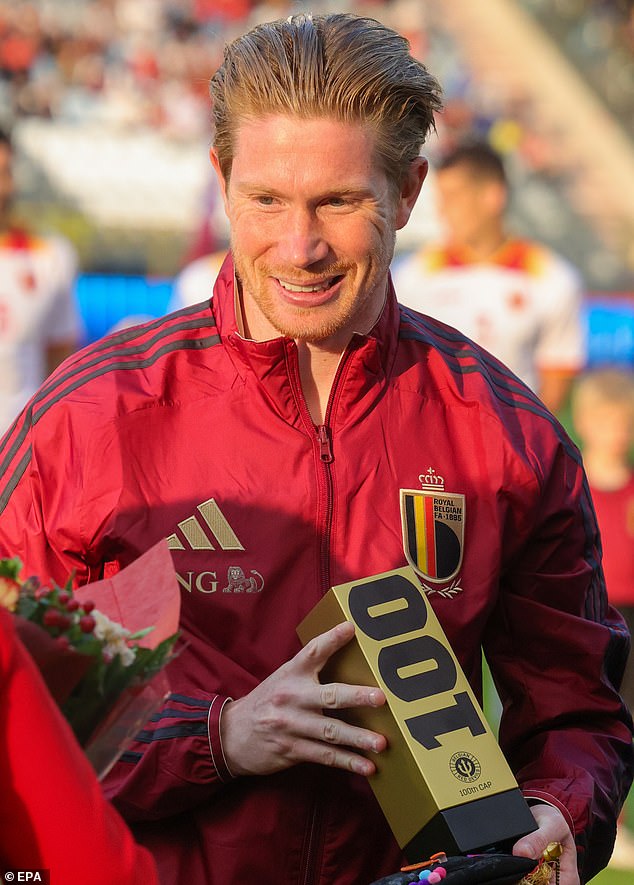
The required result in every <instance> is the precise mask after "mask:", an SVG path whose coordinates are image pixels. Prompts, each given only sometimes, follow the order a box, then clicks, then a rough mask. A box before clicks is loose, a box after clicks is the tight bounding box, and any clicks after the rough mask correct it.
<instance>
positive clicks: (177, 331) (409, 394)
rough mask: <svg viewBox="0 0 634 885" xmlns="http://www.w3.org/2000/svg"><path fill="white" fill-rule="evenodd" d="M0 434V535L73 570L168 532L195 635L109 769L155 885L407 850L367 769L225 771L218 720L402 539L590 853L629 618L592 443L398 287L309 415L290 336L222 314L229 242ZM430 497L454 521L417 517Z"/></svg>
mask: <svg viewBox="0 0 634 885" xmlns="http://www.w3.org/2000/svg"><path fill="white" fill-rule="evenodd" d="M0 457H1V458H2V477H3V480H2V486H1V487H0V508H1V509H2V515H1V516H0V549H1V550H2V551H4V552H6V553H11V554H14V555H18V556H20V557H21V558H22V559H23V560H24V561H25V563H26V566H27V572H28V573H38V574H39V575H40V576H42V577H45V576H47V575H49V574H50V575H52V576H54V577H55V578H56V579H57V580H58V581H64V580H65V579H66V577H67V575H68V574H69V572H70V571H71V570H72V569H75V570H76V574H77V580H78V581H79V582H82V583H84V582H86V581H90V580H94V579H96V578H99V577H101V576H102V574H103V573H104V571H105V573H106V574H108V573H110V572H111V570H113V569H117V568H119V567H121V566H124V565H126V564H128V563H129V562H131V561H132V560H134V559H135V558H136V557H137V556H138V555H139V554H140V553H141V552H143V551H144V550H146V549H147V548H148V547H149V546H150V545H152V544H154V543H155V542H156V541H158V540H159V539H160V538H168V539H169V544H170V547H171V549H172V551H173V556H174V562H175V566H176V569H177V572H178V575H179V582H180V585H181V588H182V629H183V634H184V636H185V638H186V639H187V642H188V645H187V647H186V649H185V651H184V652H183V653H182V655H181V656H180V657H179V658H178V659H177V661H176V662H175V664H174V666H173V669H172V675H173V689H174V694H173V696H172V698H171V700H170V702H169V703H168V704H167V706H166V708H165V709H164V710H163V711H162V713H161V714H160V716H159V717H157V718H156V720H155V721H153V722H152V723H150V724H148V726H147V728H146V729H145V730H144V731H143V732H142V733H141V734H140V735H139V736H138V739H137V741H136V743H135V744H134V745H133V747H132V748H131V751H130V752H128V753H126V754H125V756H124V757H123V759H122V760H121V762H120V763H119V764H118V765H117V766H116V767H115V769H114V770H113V773H112V775H111V778H110V785H109V793H110V795H112V796H113V797H114V798H115V801H116V804H117V806H118V808H119V809H120V810H121V811H122V812H123V813H124V815H125V816H126V817H127V819H128V820H130V821H137V822H138V825H137V826H136V828H135V832H136V834H137V836H138V838H140V839H141V841H143V842H144V843H145V844H146V845H148V846H149V847H150V848H151V849H152V851H153V852H154V854H155V857H156V858H157V861H158V865H159V870H160V875H161V879H162V882H163V883H165V885H167V883H185V882H187V883H192V885H202V883H210V885H211V883H213V885H216V883H222V885H226V883H232V885H238V883H239V885H242V883H247V882H256V881H257V882H260V883H271V885H272V883H275V885H277V883H281V882H283V883H284V885H312V883H320V885H353V883H354V885H365V883H367V882H370V881H372V880H373V879H376V878H378V876H379V875H383V874H386V873H389V872H392V871H393V870H394V869H395V868H396V867H397V865H398V863H399V861H400V854H399V851H398V849H397V847H396V844H395V842H394V840H393V838H392V836H391V834H390V833H389V831H388V828H387V826H386V824H385V822H384V819H383V816H382V813H381V812H380V810H379V808H378V805H377V803H376V801H375V799H374V797H373V795H372V793H371V790H370V789H369V786H368V784H367V783H366V782H365V781H364V780H363V779H362V778H361V777H359V776H355V775H352V774H348V773H344V772H340V771H332V770H329V769H326V768H323V767H316V766H310V765H302V766H297V767H295V768H293V769H291V770H288V771H285V772H283V773H280V774H276V775H273V776H269V777H253V778H237V779H234V778H232V776H231V774H230V772H229V771H228V770H227V766H226V764H225V761H224V758H223V753H222V747H221V744H220V739H219V717H220V713H221V710H222V707H223V704H224V703H225V702H226V699H227V698H236V697H240V696H242V695H244V694H245V693H247V692H248V691H249V690H250V689H252V688H253V687H254V686H255V685H256V684H258V683H259V682H260V681H261V680H262V679H263V678H265V677H266V676H267V675H268V674H270V673H271V672H272V671H273V670H274V669H276V668H277V667H278V666H279V665H281V664H282V663H283V662H285V661H287V660H288V659H289V658H290V657H291V656H293V655H294V654H295V653H296V652H297V651H298V650H299V648H300V645H299V641H298V638H297V635H296V632H295V628H296V626H297V624H298V623H299V622H300V621H301V620H302V618H303V617H304V616H305V615H306V613H307V612H308V611H309V610H310V609H311V608H312V607H313V606H314V605H315V603H316V602H317V601H318V600H319V599H320V598H321V596H322V594H323V593H324V592H325V591H326V590H327V589H328V588H329V587H330V586H332V585H334V584H339V583H343V582H346V581H351V580H354V579H357V578H360V577H365V576H369V575H373V574H377V573H379V572H384V571H387V570H390V569H393V568H397V567H399V566H403V565H405V564H406V563H407V562H408V561H409V562H410V563H411V564H412V565H414V566H415V567H416V568H417V570H418V573H419V575H420V578H421V581H422V583H423V584H424V586H425V587H426V588H427V592H428V594H429V598H430V600H431V602H432V604H433V606H434V609H435V611H436V613H437V615H438V617H439V619H440V622H441V624H442V625H443V627H444V629H445V632H446V633H447V635H448V637H449V640H450V641H451V643H452V645H453V648H454V649H455V651H456V653H457V655H458V658H459V660H460V663H461V664H462V666H463V668H464V670H465V672H466V674H467V676H468V677H469V679H470V680H471V682H472V684H473V686H474V688H475V689H476V692H479V691H480V681H481V676H480V671H481V657H480V655H481V646H484V649H485V651H486V654H487V656H488V659H489V661H490V664H491V667H492V670H493V672H494V674H495V678H496V681H497V684H498V688H499V691H500V694H501V696H502V699H503V702H504V708H505V712H504V717H503V722H502V726H501V737H500V740H501V744H502V746H503V749H504V751H505V753H506V755H507V758H508V759H509V761H510V763H511V766H512V768H513V770H514V771H515V773H516V776H517V778H518V781H519V783H520V784H521V786H522V787H523V789H524V790H525V793H526V794H527V795H530V796H535V797H542V798H544V797H545V798H547V799H548V801H551V802H553V803H554V804H556V805H558V807H560V808H561V809H562V810H563V811H564V814H566V816H567V818H568V820H569V821H570V824H571V827H573V828H574V830H575V833H576V836H577V841H578V845H579V851H580V861H581V864H582V866H583V869H584V875H585V876H590V875H593V874H594V873H595V872H596V870H597V869H598V868H599V867H600V866H601V865H603V864H605V863H606V861H607V859H608V857H609V853H610V850H611V845H612V840H613V834H614V823H615V816H616V814H617V809H618V807H619V805H620V803H621V801H622V799H623V796H624V794H625V792H626V791H627V788H628V786H629V782H630V776H631V773H630V769H631V739H632V734H631V721H630V719H629V715H628V714H627V712H626V711H625V710H624V708H623V706H622V704H621V701H620V699H619V697H618V695H617V693H616V692H615V689H614V684H615V683H616V684H618V682H619V680H620V674H621V671H622V667H623V661H624V657H625V654H626V650H627V644H628V638H627V632H626V630H625V628H624V626H623V624H622V622H621V620H620V618H619V616H618V615H617V614H616V613H615V612H614V611H613V610H611V609H609V608H608V606H607V603H606V597H605V588H604V583H603V577H602V572H601V568H600V565H599V558H600V557H599V540H598V536H597V530H596V524H595V520H594V515H593V511H592V506H591V503H590V499H589V495H588V489H587V485H586V482H585V478H584V475H583V471H582V468H581V461H580V457H579V454H578V452H577V450H576V449H575V448H574V446H573V445H572V444H571V442H570V441H569V439H568V438H567V437H566V435H565V433H564V431H563V430H562V428H561V427H560V425H559V424H558V423H557V421H556V420H555V419H554V418H553V417H552V416H551V415H550V414H549V413H548V412H547V411H546V410H545V409H544V408H543V406H542V405H541V404H540V402H539V401H538V400H537V399H536V397H535V396H534V395H533V394H532V393H531V392H530V391H529V390H528V388H527V387H525V386H524V385H523V384H522V383H521V382H519V381H518V380H517V379H516V378H515V377H514V376H512V375H511V374H510V373H509V372H508V371H507V370H506V369H505V368H504V367H503V366H501V365H500V363H498V362H497V361H496V360H494V359H493V358H492V357H491V356H489V355H488V354H487V353H486V352H484V351H482V350H480V349H479V348H477V347H476V346H475V345H474V344H473V343H472V342H471V341H469V340H467V339H465V338H464V337H463V336H461V335H459V334H458V333H457V332H456V331H455V330H453V329H450V328H448V327H446V326H443V325H441V324H439V323H436V322H434V321H433V320H430V319H429V318H427V317H423V316H420V315H418V314H416V313H414V312H412V311H409V310H406V309H404V308H400V307H399V306H398V305H397V303H396V299H395V297H394V294H393V292H392V293H390V296H389V298H388V300H387V302H386V305H385V308H384V311H383V313H382V315H381V317H380V318H379V320H378V321H377V324H376V326H375V328H374V329H373V330H372V331H371V332H370V333H369V334H368V335H367V336H356V337H354V338H353V340H352V342H351V344H350V345H349V347H348V349H347V350H346V352H345V354H344V356H343V357H342V360H341V363H340V366H339V369H338V371H337V375H336V378H335V380H334V385H333V389H332V393H331V396H330V401H329V405H328V409H327V414H326V417H325V422H324V425H323V426H322V427H319V428H315V427H314V425H313V424H312V422H311V420H310V416H309V413H308V410H307V408H306V404H305V402H304V399H303V396H302V392H301V388H300V382H299V371H298V363H297V352H296V346H295V344H294V342H293V341H291V340H288V339H284V338H277V339H274V340H270V341H265V342H253V341H248V340H244V339H243V338H241V337H240V336H239V334H238V333H237V330H236V317H235V309H234V293H233V270H232V267H231V265H230V263H229V262H227V263H226V264H225V266H224V268H223V270H222V271H221V274H220V276H219V279H218V282H217V284H216V287H215V293H214V297H213V300H212V304H211V308H210V305H209V304H203V305H198V306H196V307H193V308H187V309H185V310H183V311H180V312H179V313H176V314H172V315H169V316H167V317H165V318H162V319H159V320H156V321H153V322H150V323H148V324H145V325H143V326H140V327H137V328H133V329H129V330H126V331H124V332H121V333H118V334H115V335H114V336H111V337H109V338H106V339H104V340H102V341H99V342H97V343H96V344H94V345H92V346H90V347H88V348H86V349H85V350H84V351H82V352H80V353H79V354H77V355H75V356H74V357H72V358H71V359H70V360H68V361H67V362H66V363H65V364H64V365H63V366H62V367H61V368H60V369H59V370H57V372H56V373H55V374H54V376H53V377H52V378H51V379H50V380H49V381H48V382H47V383H46V384H45V385H44V386H43V388H42V389H41V391H40V392H39V393H38V394H37V396H36V397H35V398H34V399H33V400H32V402H31V404H30V405H29V406H28V408H27V409H26V410H25V412H24V413H23V414H22V415H21V417H20V418H19V419H18V420H17V422H16V424H15V426H14V427H13V428H12V429H11V430H10V431H9V433H8V434H7V436H6V437H5V439H4V442H3V444H2V451H1V453H0ZM425 486H429V488H431V489H432V491H431V492H430V491H429V489H428V490H427V491H426V490H425ZM434 490H435V492H434ZM441 492H442V494H444V495H445V496H449V497H448V498H447V497H444V498H441V497H438V496H440V493H441ZM435 493H437V500H440V501H441V502H444V503H445V504H447V505H448V506H447V512H448V513H449V515H448V516H447V517H446V518H445V519H443V518H436V517H435V516H434V515H433V514H432V515H431V516H430V515H429V514H427V516H426V515H425V514H426V506H427V505H428V504H429V500H430V497H431V498H432V499H433V498H434V494H435ZM452 514H453V516H452ZM452 518H453V520H454V521H453V523H452V521H451V520H452ZM425 520H427V522H425ZM430 527H431V529H432V531H431V535H430V533H429V529H430ZM95 601H96V602H97V605H98V600H95ZM403 801H407V797H406V790H404V797H403Z"/></svg>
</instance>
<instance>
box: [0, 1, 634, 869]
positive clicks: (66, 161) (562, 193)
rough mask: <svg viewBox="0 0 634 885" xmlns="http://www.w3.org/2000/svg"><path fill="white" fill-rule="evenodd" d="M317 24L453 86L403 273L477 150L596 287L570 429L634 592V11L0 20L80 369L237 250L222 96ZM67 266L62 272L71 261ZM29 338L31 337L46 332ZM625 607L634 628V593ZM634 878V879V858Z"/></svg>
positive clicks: (501, 8)
mask: <svg viewBox="0 0 634 885" xmlns="http://www.w3.org/2000/svg"><path fill="white" fill-rule="evenodd" d="M308 11H312V12H342V11H349V12H356V13H360V14H365V15H370V16H373V17H376V18H379V19H380V20H381V21H383V22H384V23H385V24H387V25H390V26H392V27H393V28H395V29H396V30H398V31H399V32H401V33H402V34H404V35H405V36H406V37H407V38H408V39H409V41H410V43H411V46H412V49H413V52H414V54H415V55H417V56H418V57H419V58H421V59H422V60H423V61H425V63H426V64H427V65H428V67H429V69H430V70H431V72H432V73H433V74H434V75H435V76H436V77H437V78H438V79H439V81H440V83H441V84H442V87H443V90H444V102H445V110H444V112H443V113H442V114H441V115H440V116H439V118H438V120H437V133H436V134H435V135H434V136H433V138H432V139H431V140H430V142H429V143H428V145H426V147H425V153H426V156H427V157H428V158H429V160H430V164H431V170H432V171H431V175H430V181H429V184H426V185H425V189H424V191H423V194H422V196H421V198H420V200H419V204H418V206H417V208H416V210H415V213H414V216H413V218H412V220H411V222H410V224H409V225H408V226H407V227H406V228H405V229H404V230H403V231H402V232H400V233H399V237H398V240H397V254H396V257H395V262H399V261H404V260H405V259H406V258H407V257H408V256H410V255H412V254H413V253H415V252H416V251H417V250H418V249H420V248H421V247H423V246H424V245H425V244H426V243H428V242H431V241H433V240H434V239H435V238H436V237H438V236H439V234H440V232H441V228H442V224H441V219H440V217H439V212H438V205H437V198H436V190H435V174H434V167H435V163H436V161H437V160H438V159H439V158H440V157H441V156H442V155H444V154H445V153H446V152H447V151H449V150H450V149H452V148H453V147H455V146H457V145H459V144H460V143H462V142H463V141H464V140H465V138H470V139H474V138H477V139H478V140H480V141H481V142H482V143H484V144H486V145H489V146H490V147H491V148H493V149H494V151H496V152H497V154H498V155H499V156H500V157H501V158H502V160H503V162H504V166H505V168H506V173H507V176H508V179H509V185H510V197H509V199H510V203H509V205H508V211H507V214H508V219H507V223H508V225H509V228H512V229H513V231H514V232H515V233H516V234H517V235H518V236H520V237H529V238H534V239H535V240H537V241H540V242H541V243H543V244H545V245H546V246H548V247H550V248H551V249H553V250H556V252H557V253H559V254H560V255H561V256H563V258H564V259H565V260H566V261H568V262H569V263H570V265H571V266H574V267H575V268H576V269H577V270H578V271H579V274H580V279H581V280H582V287H583V295H582V304H581V311H582V322H583V324H584V328H585V334H586V351H585V356H584V365H583V366H580V367H578V368H580V369H582V370H583V371H582V372H581V375H582V376H583V378H582V380H584V379H585V373H587V372H593V371H597V370H599V371H602V370H607V371H610V372H611V371H614V370H616V372H617V373H619V377H618V378H616V379H615V378H609V377H608V379H607V381H606V379H605V378H604V379H600V383H599V382H597V383H596V384H594V382H593V384H591V385H590V388H591V390H590V393H589V394H585V393H584V394H583V395H579V397H578V398H577V399H578V402H577V403H576V405H575V406H574V408H575V409H576V410H577V414H575V415H573V414H572V412H571V410H570V403H569V402H568V403H566V404H564V405H563V406H562V407H561V409H560V410H559V413H560V417H561V418H562V420H563V421H564V423H565V424H566V426H567V427H568V429H569V430H570V431H571V433H572V434H573V436H574V437H575V438H576V439H577V440H578V441H579V442H580V444H582V446H587V451H588V465H589V466H590V465H592V468H593V469H594V467H595V466H596V468H597V474H596V476H597V479H596V483H595V484H596V488H597V501H598V500H599V497H600V494H601V492H602V491H605V490H606V485H607V490H608V491H611V490H613V489H611V488H610V486H611V485H613V486H614V489H616V490H621V491H622V490H623V489H626V490H627V494H625V497H623V500H622V501H621V502H620V503H619V504H618V507H620V508H621V510H619V511H618V514H617V516H614V513H612V515H611V516H606V517H605V521H606V525H607V522H608V520H613V521H614V524H615V525H617V524H618V529H616V528H615V529H614V537H616V536H617V535H618V537H619V546H618V548H615V552H614V553H611V554H610V556H614V557H615V558H616V559H619V560H620V561H621V562H626V563H627V564H628V569H629V572H628V574H627V575H625V574H624V575H621V577H620V578H618V579H615V580H624V581H625V580H630V578H632V579H634V480H633V479H632V469H631V454H632V451H633V448H634V393H633V392H632V391H633V389H634V388H633V386H632V385H633V381H632V376H633V373H634V8H633V5H632V3H631V0H487V2H486V3H473V0H443V2H441V3H439V2H434V0H357V2H344V0H339V2H335V0H313V2H311V3H305V2H301V0H295V2H288V0H261V2H258V0H0V129H1V130H2V131H4V132H6V133H10V135H11V141H12V145H13V154H12V160H13V172H14V183H13V187H14V188H15V191H16V200H15V203H14V205H13V207H12V209H11V222H10V225H11V226H12V227H11V230H13V228H15V225H16V224H17V225H18V228H17V229H18V230H22V227H24V229H25V230H27V231H29V232H33V233H37V234H42V235H49V234H51V233H54V234H55V235H56V236H57V237H58V239H59V238H60V237H61V239H63V241H64V242H65V243H67V244H68V246H69V249H70V250H71V251H72V253H73V254H74V255H75V256H76V260H75V262H74V263H73V261H72V260H71V259H68V257H66V258H64V259H63V262H65V267H66V268H67V269H68V268H71V269H72V270H70V271H69V273H70V274H71V277H72V278H71V280H70V283H69V293H68V294H69V297H70V298H71V299H72V300H73V301H74V304H75V306H76V308H77V312H78V316H79V324H78V326H77V330H79V329H81V331H73V328H74V327H73V323H72V319H71V318H68V321H67V322H66V321H65V322H64V323H62V322H61V321H60V322H59V329H60V331H59V336H58V337H59V341H57V344H58V345H62V344H63V345H64V347H65V348H66V349H68V348H70V347H71V346H78V345H79V344H81V343H85V342H89V341H91V340H94V339H96V338H97V337H99V336H101V335H103V334H104V333H106V332H107V331H109V330H111V329H112V328H113V327H116V326H125V325H129V324H130V323H132V322H134V321H135V320H140V319H143V318H146V317H157V316H160V315H161V314H162V313H164V312H165V311H166V310H167V309H168V308H169V307H170V306H171V305H172V304H174V293H175V280H177V279H178V275H179V274H180V273H181V271H182V270H183V268H184V267H186V266H189V264H190V263H191V262H192V261H193V260H195V259H198V258H201V257H202V256H205V255H208V254H215V255H217V254H218V253H222V252H223V250H226V248H227V244H228V243H227V237H228V230H227V226H226V221H225V218H224V214H223V211H222V206H221V201H220V198H219V193H218V190H217V186H216V183H215V180H214V179H213V177H212V171H211V167H210V164H209V160H208V149H209V144H210V141H211V128H210V116H211V115H210V107H209V98H208V81H209V77H210V76H211V74H212V73H213V71H214V70H215V69H216V68H217V66H218V64H219V61H220V59H221V55H222V47H223V45H224V44H225V42H226V41H227V40H228V39H230V38H231V37H232V36H235V35H237V34H239V33H241V32H243V31H245V30H247V29H248V28H250V27H252V26H253V25H255V24H257V23H258V22H260V21H266V20H270V19H273V18H279V17H282V16H286V15H289V14H290V13H293V12H308ZM0 147H1V146H0ZM1 153H2V151H1V150H0V154H1ZM0 159H1V157H0ZM0 178H1V169H0ZM1 197H2V193H0V198H1ZM0 208H1V207H0ZM0 214H1V213H0ZM1 220H2V219H0V221H1ZM4 223H5V227H6V231H9V230H10V225H9V222H8V221H7V219H5V222H4ZM6 231H5V233H6ZM0 234H2V231H0ZM3 236H4V234H3ZM12 236H13V239H9V240H7V241H6V242H5V241H2V242H0V246H1V247H2V248H4V249H5V250H8V252H7V254H8V255H9V258H8V259H7V261H9V259H10V262H12V263H5V264H3V263H2V260H1V259H2V254H1V253H0V369H1V372H0V374H3V375H5V376H6V375H7V372H10V371H11V360H14V359H15V351H11V350H10V349H9V345H8V344H7V346H6V348H5V351H3V349H2V348H3V346H4V345H3V342H2V336H3V335H4V334H5V333H7V327H6V323H5V324H4V325H3V323H4V320H3V317H4V316H5V315H6V312H5V313H4V314H3V307H2V297H3V287H4V290H6V291H5V292H4V294H6V292H8V291H9V282H7V280H8V276H7V277H5V278H3V273H5V274H9V273H14V272H15V267H18V273H19V280H18V279H17V277H16V280H14V281H13V282H12V283H11V285H12V286H13V285H14V284H15V286H18V287H20V288H21V290H22V291H23V292H24V291H28V290H29V289H32V290H33V291H35V288H36V287H35V283H34V282H33V281H32V280H31V277H30V276H29V274H30V273H31V270H30V269H29V268H27V267H26V265H23V264H18V265H16V262H15V260H14V259H15V256H16V255H17V254H18V253H19V254H20V256H22V255H23V253H24V252H25V241H24V239H23V238H21V236H22V235H21V234H20V235H19V236H17V235H16V234H15V231H14V233H13V234H12ZM16 236H17V239H16ZM5 240H6V237H5ZM60 255H61V253H60ZM20 260H22V259H20ZM51 260H52V259H51ZM55 261H56V262H57V263H56V264H54V265H53V264H52V265H51V267H53V266H54V267H55V268H59V265H60V262H61V261H62V259H61V258H59V256H58V257H57V258H56V259H55ZM7 268H9V269H7ZM46 272H47V273H52V272H53V271H48V270H47V271H46ZM210 294H211V293H210V291H205V292H204V294H201V296H200V299H199V300H202V298H204V297H206V296H208V295H210ZM7 297H8V295H7ZM52 309H53V310H62V308H58V307H54V308H52ZM64 309H65V308H64ZM25 316H27V314H26V313H25ZM47 323H49V324H50V319H49V320H47ZM7 334H8V333H7ZM20 334H21V335H22V336H23V338H26V337H28V329H26V330H25V329H22V331H21V333H20ZM73 336H74V338H73ZM16 340H17V339H16ZM14 343H15V342H14ZM53 343H55V342H53ZM12 346H13V345H12ZM16 346H17V345H16ZM58 349H59V348H58ZM24 352H25V353H26V351H24ZM20 358H21V359H24V358H25V357H24V355H22V356H21V357H20ZM49 368H50V366H49ZM593 385H594V386H593ZM593 391H594V393H593ZM1 396H2V386H1V384H0V397H1ZM600 403H603V404H604V405H605V404H606V403H607V404H608V405H609V404H610V403H612V404H613V406H614V408H613V409H612V411H611V412H609V414H608V413H606V414H605V415H604V416H603V418H602V420H601V422H600V423H601V427H602V428H603V429H607V430H609V429H610V428H611V427H612V429H613V431H614V432H613V433H612V436H611V437H610V435H609V433H608V434H607V436H608V439H607V441H606V440H605V439H603V440H599V441H598V442H597V441H596V440H595V439H594V438H593V439H591V438H590V435H591V433H592V427H593V424H594V427H596V421H594V422H592V421H590V424H589V427H590V429H587V428H588V422H587V420H586V418H587V409H594V412H593V414H595V415H596V414H597V411H596V410H597V409H598V407H599V404H600ZM584 409H586V413H584ZM584 415H585V417H584ZM614 428H616V429H614ZM584 434H585V435H584ZM606 447H607V448H606ZM610 447H611V448H610ZM606 451H607V454H606ZM590 453H592V454H591V455H590ZM590 479H591V485H593V478H592V476H591V477H590ZM602 506H603V505H602ZM606 506H607V505H606ZM615 506H616V505H615ZM614 512H616V511H614ZM619 532H620V534H619ZM610 546H611V545H610V544H609V543H608V548H609V547H610ZM626 548H627V549H626ZM633 583H634V581H633ZM622 602H623V606H624V608H625V609H627V608H628V606H629V608H631V613H632V614H634V589H632V591H631V594H630V601H628V600H627V599H625V600H622ZM633 623H634V620H633ZM633 691H634V689H633ZM633 696H634V695H633ZM630 816H631V817H633V818H634V813H631V814H630ZM632 825H633V826H634V820H633V821H632ZM628 862H631V864H632V866H633V867H634V847H631V846H630V854H629V861H628Z"/></svg>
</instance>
